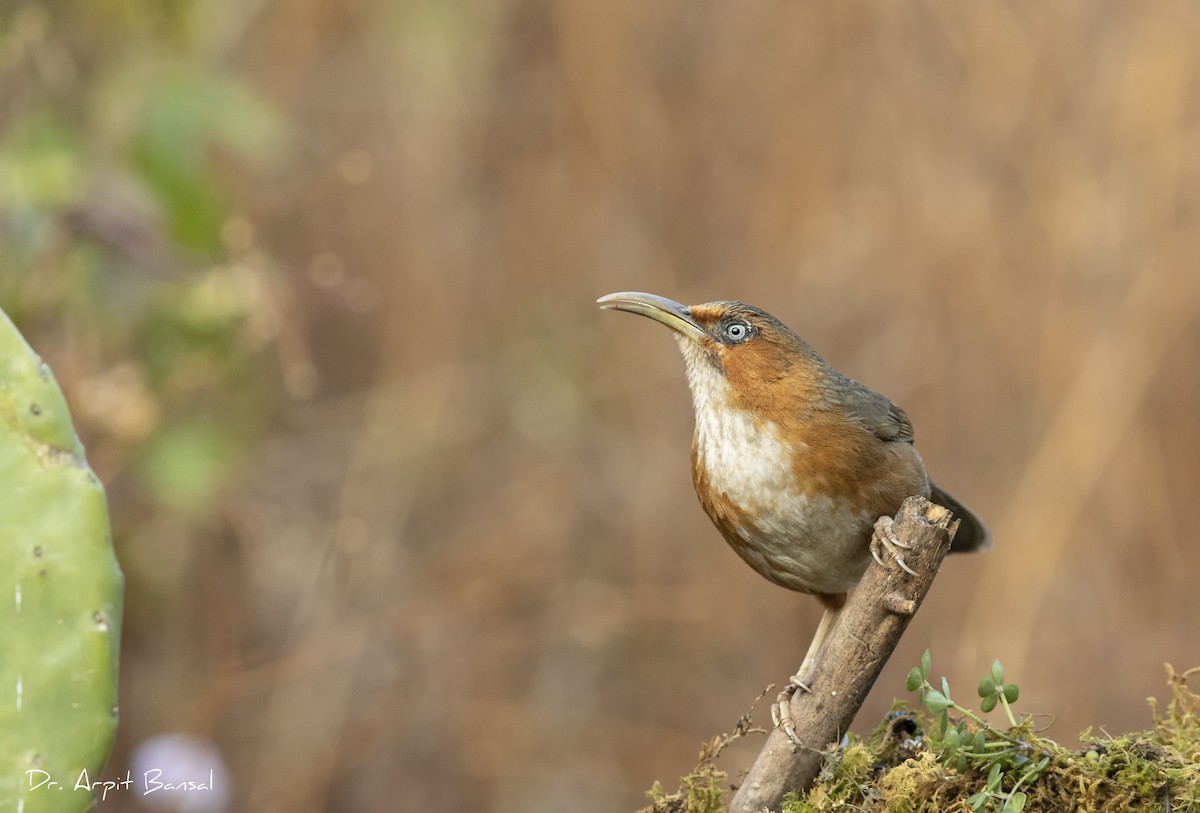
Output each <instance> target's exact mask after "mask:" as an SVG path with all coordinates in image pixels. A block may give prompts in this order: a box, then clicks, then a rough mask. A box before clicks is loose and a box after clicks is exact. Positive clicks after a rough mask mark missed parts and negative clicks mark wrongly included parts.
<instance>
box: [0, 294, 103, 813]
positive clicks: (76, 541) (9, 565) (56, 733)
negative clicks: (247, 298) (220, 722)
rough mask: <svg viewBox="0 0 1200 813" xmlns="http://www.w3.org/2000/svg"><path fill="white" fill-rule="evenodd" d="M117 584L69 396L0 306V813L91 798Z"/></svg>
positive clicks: (64, 807) (98, 494)
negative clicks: (64, 394) (90, 786)
mask: <svg viewBox="0 0 1200 813" xmlns="http://www.w3.org/2000/svg"><path fill="white" fill-rule="evenodd" d="M122 589H123V578H122V576H121V570H120V568H119V567H118V565H117V561H116V557H115V556H114V555H113V548H112V537H111V534H110V531H109V525H108V507H107V505H106V503H105V500H104V489H103V488H102V487H101V485H100V481H99V480H98V479H96V475H95V474H93V473H92V470H91V469H90V468H88V464H87V460H86V459H85V457H84V453H83V447H82V446H81V445H80V443H79V439H78V438H77V437H76V436H75V430H74V428H73V427H72V425H71V416H70V414H69V413H68V412H67V404H66V401H65V400H63V395H62V392H61V391H60V390H59V388H58V384H56V383H55V381H54V376H53V375H51V373H50V368H49V367H47V366H46V365H45V363H44V362H42V360H41V359H39V358H38V357H37V356H36V355H35V354H34V352H33V351H32V350H31V349H30V348H29V345H27V344H26V343H25V340H24V339H23V338H21V334H20V333H18V332H17V329H16V328H15V327H14V326H13V324H12V322H11V321H9V319H8V317H7V316H6V315H5V314H4V313H3V312H0V811H2V812H3V813H9V811H12V812H13V813H39V812H40V811H56V813H57V812H58V811H62V812H63V813H67V812H68V811H79V810H86V809H87V808H88V807H89V806H90V805H91V804H92V793H91V791H90V790H88V789H86V787H85V786H87V785H90V784H91V783H93V782H96V781H97V780H99V779H101V776H100V774H101V771H102V770H103V768H104V763H105V760H107V758H108V752H109V749H110V748H111V747H112V740H113V735H114V734H115V733H116V727H117V652H118V645H119V642H120V629H121V598H122ZM85 771H86V774H85V773H84V772H85ZM81 779H82V782H81V781H80V780H81ZM97 789H99V787H98V788H97Z"/></svg>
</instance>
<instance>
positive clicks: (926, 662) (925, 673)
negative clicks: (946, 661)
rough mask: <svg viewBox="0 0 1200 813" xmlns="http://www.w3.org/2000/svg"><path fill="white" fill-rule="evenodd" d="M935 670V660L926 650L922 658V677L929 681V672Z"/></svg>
mask: <svg viewBox="0 0 1200 813" xmlns="http://www.w3.org/2000/svg"><path fill="white" fill-rule="evenodd" d="M932 668H933V659H932V658H931V657H930V655H929V650H928V649H927V650H925V654H924V655H922V656H921V677H922V678H923V679H926V680H928V679H929V670H930V669H932Z"/></svg>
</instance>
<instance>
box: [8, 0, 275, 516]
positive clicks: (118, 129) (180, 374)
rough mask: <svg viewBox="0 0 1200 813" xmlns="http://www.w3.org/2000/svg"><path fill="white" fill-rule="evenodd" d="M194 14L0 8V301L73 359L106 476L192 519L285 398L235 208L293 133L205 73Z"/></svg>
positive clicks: (226, 80) (259, 283)
mask: <svg viewBox="0 0 1200 813" xmlns="http://www.w3.org/2000/svg"><path fill="white" fill-rule="evenodd" d="M203 11H204V8H203V4H199V3H158V2H149V0H145V1H143V0H129V1H128V2H120V3H117V2H110V3H81V4H56V5H54V6H50V5H48V4H40V3H34V2H30V3H24V4H19V5H16V6H15V7H10V8H8V9H7V10H4V11H0V106H2V107H0V109H2V115H0V121H2V122H3V123H2V125H0V269H2V272H0V307H2V308H3V309H4V310H5V311H7V312H8V313H9V314H10V315H11V316H12V317H13V319H14V320H16V321H17V322H18V323H19V324H21V325H22V326H23V327H24V329H25V330H26V332H27V333H28V334H29V335H30V337H31V339H32V340H33V341H34V342H35V343H37V345H38V349H39V351H40V352H42V353H43V355H45V356H47V358H48V359H50V360H51V362H52V364H53V365H54V366H55V368H56V369H57V368H60V367H65V371H66V373H67V374H65V375H62V378H63V380H64V382H65V383H66V384H67V385H68V386H73V387H74V388H75V389H76V391H75V392H73V393H72V392H68V397H69V398H70V399H71V401H72V403H73V404H75V405H76V410H77V411H78V412H79V413H80V419H81V420H80V432H81V433H82V434H83V435H85V440H87V442H88V447H89V452H90V453H91V455H92V457H93V462H94V463H96V464H97V465H98V467H99V468H100V469H101V470H102V475H103V476H105V478H106V480H111V479H112V478H113V477H114V476H119V475H121V474H123V473H125V472H126V471H128V473H129V474H130V475H131V478H132V483H133V484H134V485H135V488H136V489H137V491H138V492H139V494H140V495H141V496H142V497H143V498H144V500H145V501H147V502H148V503H149V505H150V506H151V507H153V506H155V505H158V506H162V507H164V508H169V509H174V510H181V511H183V512H185V513H190V514H192V515H198V514H199V513H200V512H201V511H202V510H203V509H204V508H205V507H206V506H207V505H208V504H209V502H210V501H211V499H212V498H213V496H214V495H215V494H216V493H217V492H218V490H219V489H220V488H221V486H222V483H223V482H225V480H226V479H227V478H228V476H229V475H230V473H231V472H232V471H233V470H234V469H236V467H237V465H238V463H239V450H240V449H244V448H246V441H247V440H248V439H249V436H253V435H254V434H255V433H256V432H258V431H260V430H261V428H262V426H263V424H264V422H265V420H266V419H267V418H268V416H269V415H270V413H271V411H272V408H273V407H272V405H273V403H275V402H276V401H277V398H278V393H279V387H278V386H277V384H278V382H277V380H276V379H277V376H276V375H275V374H274V373H273V369H274V365H273V364H272V362H271V359H270V356H269V354H268V353H266V348H267V346H268V343H269V339H270V337H271V334H272V331H273V330H274V327H275V326H274V325H273V324H272V318H271V303H270V296H271V293H270V288H271V286H272V285H274V284H275V283H273V281H272V278H273V271H272V263H271V258H270V257H269V256H266V255H265V254H264V253H263V252H262V251H261V250H260V249H259V248H258V247H256V246H255V245H254V241H253V229H252V226H251V225H250V223H249V222H248V221H247V220H246V218H245V217H244V216H243V215H242V214H240V213H239V212H238V211H236V210H235V208H234V205H235V204H234V201H235V191H236V189H237V188H238V185H239V184H242V183H245V182H246V179H247V178H252V177H254V175H255V173H259V172H263V171H266V170H269V168H270V166H271V164H272V162H273V161H275V162H277V161H279V160H283V159H284V158H285V157H286V154H287V144H288V130H287V125H286V123H285V122H284V121H283V120H282V119H281V117H280V116H279V115H277V113H276V112H275V111H274V110H272V109H271V107H269V106H268V105H267V104H266V103H265V102H264V101H263V100H262V99H261V98H260V97H259V96H258V95H256V94H255V92H254V91H253V90H252V89H251V88H250V87H248V86H247V84H246V83H245V82H244V81H242V80H240V79H238V78H236V77H234V76H231V75H227V74H226V73H223V72H220V71H215V70H213V69H212V67H211V65H210V64H209V63H211V62H212V61H213V60H214V54H213V53H212V44H213V40H214V38H213V36H211V33H212V32H211V26H212V24H213V21H212V20H209V19H206V18H205V17H204V14H203ZM201 43H204V47H201ZM118 519H119V518H118Z"/></svg>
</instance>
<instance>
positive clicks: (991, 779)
mask: <svg viewBox="0 0 1200 813" xmlns="http://www.w3.org/2000/svg"><path fill="white" fill-rule="evenodd" d="M1003 770H1004V769H1003V768H1001V767H1000V763H999V762H993V763H992V769H991V770H990V771H988V777H987V789H988V790H989V791H995V790H997V789H998V788H999V787H1000V779H1001V778H1002V777H1003V776H1004V773H1003Z"/></svg>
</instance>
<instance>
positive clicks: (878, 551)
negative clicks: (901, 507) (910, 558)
mask: <svg viewBox="0 0 1200 813" xmlns="http://www.w3.org/2000/svg"><path fill="white" fill-rule="evenodd" d="M911 547H912V545H909V544H907V543H905V542H901V541H900V540H899V539H897V538H896V535H895V534H894V533H892V518H891V517H880V518H879V519H877V520H875V533H874V534H873V535H872V536H871V556H873V557H874V559H875V561H876V562H878V563H879V564H881V565H884V566H886V565H887V562H885V561H884V559H883V553H882V552H883V551H887V554H888V555H889V556H891V557H892V558H893V559H895V560H896V564H898V565H900V569H901V570H903V571H904V572H905V573H908V574H909V575H912V576H916V575H917V571H915V570H913V569H912V568H911V567H909V566H908V564H907V563H906V562H905V561H904V557H903V556H901V555H900V552H899V551H898V550H897V548H899V549H902V550H908V549H909V548H911Z"/></svg>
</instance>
